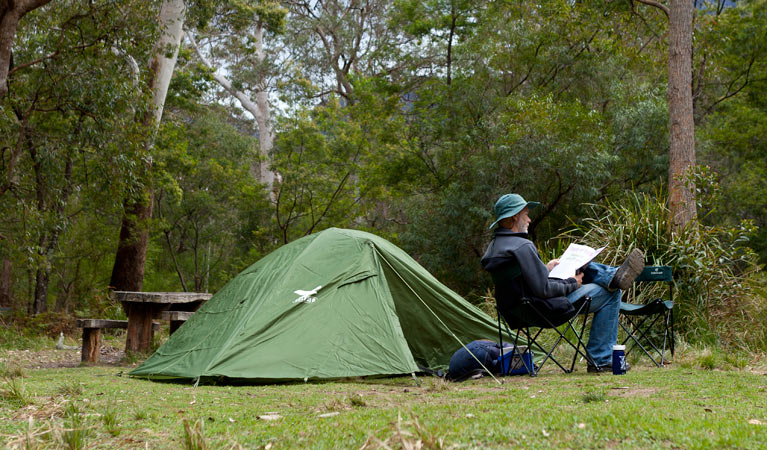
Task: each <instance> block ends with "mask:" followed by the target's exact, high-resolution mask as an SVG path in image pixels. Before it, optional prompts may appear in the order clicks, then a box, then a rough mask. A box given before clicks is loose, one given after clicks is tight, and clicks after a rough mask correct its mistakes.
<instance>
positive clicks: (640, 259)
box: [608, 248, 644, 291]
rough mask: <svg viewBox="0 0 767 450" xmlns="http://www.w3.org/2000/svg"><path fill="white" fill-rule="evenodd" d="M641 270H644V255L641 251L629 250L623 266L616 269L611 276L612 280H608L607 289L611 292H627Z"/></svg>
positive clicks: (636, 249)
mask: <svg viewBox="0 0 767 450" xmlns="http://www.w3.org/2000/svg"><path fill="white" fill-rule="evenodd" d="M642 269H644V253H642V250H639V249H638V248H635V249H633V250H631V253H629V256H628V258H626V260H625V261H623V264H621V266H620V267H618V270H617V271H616V272H615V275H613V279H612V280H610V285H609V286H608V288H609V289H610V290H613V291H614V290H615V289H621V290H623V291H626V290H628V289H629V288H631V285H632V284H633V283H634V280H636V277H638V276H639V274H640V273H642Z"/></svg>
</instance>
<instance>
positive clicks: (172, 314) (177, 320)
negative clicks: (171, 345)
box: [161, 311, 194, 334]
mask: <svg viewBox="0 0 767 450" xmlns="http://www.w3.org/2000/svg"><path fill="white" fill-rule="evenodd" d="M192 314H194V312H193V311H163V312H162V316H161V317H162V320H169V321H170V334H173V332H174V331H176V330H178V327H180V326H181V325H182V324H183V323H184V322H186V321H187V320H188V319H189V318H190V317H192Z"/></svg>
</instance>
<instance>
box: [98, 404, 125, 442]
mask: <svg viewBox="0 0 767 450" xmlns="http://www.w3.org/2000/svg"><path fill="white" fill-rule="evenodd" d="M101 421H102V422H103V424H104V429H105V430H107V433H109V434H111V435H112V436H115V437H117V436H119V435H120V432H121V431H122V429H121V428H120V417H119V416H118V414H117V408H116V407H115V403H114V402H109V403H107V406H106V409H105V410H104V415H102V416H101Z"/></svg>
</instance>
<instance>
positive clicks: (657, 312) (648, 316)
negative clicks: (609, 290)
mask: <svg viewBox="0 0 767 450" xmlns="http://www.w3.org/2000/svg"><path fill="white" fill-rule="evenodd" d="M634 283H635V284H646V283H668V299H667V300H664V299H661V298H656V299H654V300H651V301H649V302H647V303H645V304H634V303H626V302H621V306H620V314H621V315H622V316H623V320H621V321H619V323H620V325H621V328H623V331H625V332H626V339H624V340H623V344H624V345H625V344H626V343H627V342H628V341H629V340H631V341H632V343H631V344H632V345H631V347H627V349H626V355H628V354H629V352H630V351H631V350H633V349H634V348H635V347H639V348H640V349H642V351H643V352H644V353H645V354H646V355H647V357H648V358H650V360H651V361H652V362H653V363H655V365H656V366H657V367H663V363H664V361H665V353H666V344H667V343H668V344H669V347H670V350H671V356H673V355H674V297H673V295H674V292H673V285H674V283H673V277H672V275H671V267H669V266H647V267H645V268H644V270H643V271H642V273H640V274H639V276H638V277H637V279H636V280H635V281H634ZM639 289H640V290H641V289H642V287H641V286H640V287H639ZM633 291H634V292H633V293H634V297H635V298H636V293H637V289H636V288H635V289H634V290H633ZM661 319H662V322H660V325H662V326H663V328H662V331H663V333H662V334H663V335H662V342H661V336H659V333H658V332H656V331H655V329H654V327H655V324H656V323H658V322H659V321H660V320H661ZM669 334H670V336H669ZM669 338H670V339H669ZM652 350H654V352H653V353H652V354H651V351H652ZM654 353H657V354H658V356H660V362H659V361H658V360H656V358H654V357H653V354H654Z"/></svg>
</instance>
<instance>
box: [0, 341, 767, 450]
mask: <svg viewBox="0 0 767 450" xmlns="http://www.w3.org/2000/svg"><path fill="white" fill-rule="evenodd" d="M67 353H68V354H69V356H66V354H67ZM62 355H64V356H62ZM72 355H74V356H77V352H76V351H71V350H70V351H58V352H57V351H54V350H47V351H46V350H39V351H36V352H20V351H12V350H3V351H0V361H2V367H3V372H4V373H3V378H2V381H0V443H2V444H0V445H3V444H4V445H5V446H7V447H21V448H39V447H43V448H45V447H50V448H61V447H69V448H184V447H186V448H295V447H311V448H361V447H365V448H386V446H388V447H391V448H418V445H421V446H422V447H423V448H451V447H452V448H488V447H489V448H504V447H528V448H536V447H538V448H549V447H566V448H582V447H586V448H601V447H610V448H614V447H617V448H637V447H642V448H654V447H661V448H665V447H675V448H712V447H714V448H716V447H719V448H721V447H737V448H765V447H767V376H765V373H764V372H763V371H759V370H754V369H753V368H752V367H751V366H748V365H745V367H744V368H741V369H735V368H730V369H728V370H722V369H717V368H716V367H717V365H719V364H718V363H717V361H719V362H721V360H720V359H717V358H716V357H713V356H711V355H710V353H709V354H706V355H703V356H696V357H692V358H688V359H687V361H686V362H685V361H684V360H683V359H682V358H680V357H679V356H678V357H677V362H676V363H675V364H673V365H671V366H669V367H667V368H665V369H654V368H651V367H649V366H647V365H640V366H639V367H635V368H634V370H632V371H631V372H629V374H628V375H626V376H613V375H599V376H597V375H589V374H586V373H585V370H584V368H582V367H581V368H580V370H579V371H578V372H576V373H574V374H570V375H565V374H562V373H557V372H554V371H545V372H544V373H542V374H541V375H540V376H538V377H537V378H530V377H527V376H517V377H510V378H506V379H505V380H504V381H505V382H504V384H503V385H497V384H496V383H495V382H494V381H493V380H492V379H491V378H484V379H481V380H476V381H469V382H465V383H461V384H451V383H446V382H444V381H442V380H441V379H438V378H430V377H420V378H419V380H420V382H421V385H420V386H418V385H416V383H415V381H414V380H413V379H412V378H410V377H398V378H379V379H355V380H343V381H336V382H324V383H308V384H304V383H298V384H282V385H266V386H257V385H251V386H211V385H200V386H198V387H196V388H195V387H193V386H192V385H191V384H190V383H159V382H151V381H145V380H139V379H132V378H130V377H127V376H126V375H124V374H122V375H121V372H127V371H129V370H130V367H127V366H126V367H122V366H116V365H110V366H96V367H77V366H76V361H73V360H72V358H73V356H72ZM25 358H26V359H25ZM695 358H697V359H695ZM14 361H16V362H17V363H14ZM700 361H703V363H702V365H703V366H704V367H713V369H711V368H709V369H703V368H701V363H700ZM19 365H20V366H26V368H23V369H18V368H16V367H17V366H19ZM65 365H71V366H72V367H62V366H65ZM730 367H732V366H730ZM185 425H186V428H185Z"/></svg>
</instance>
